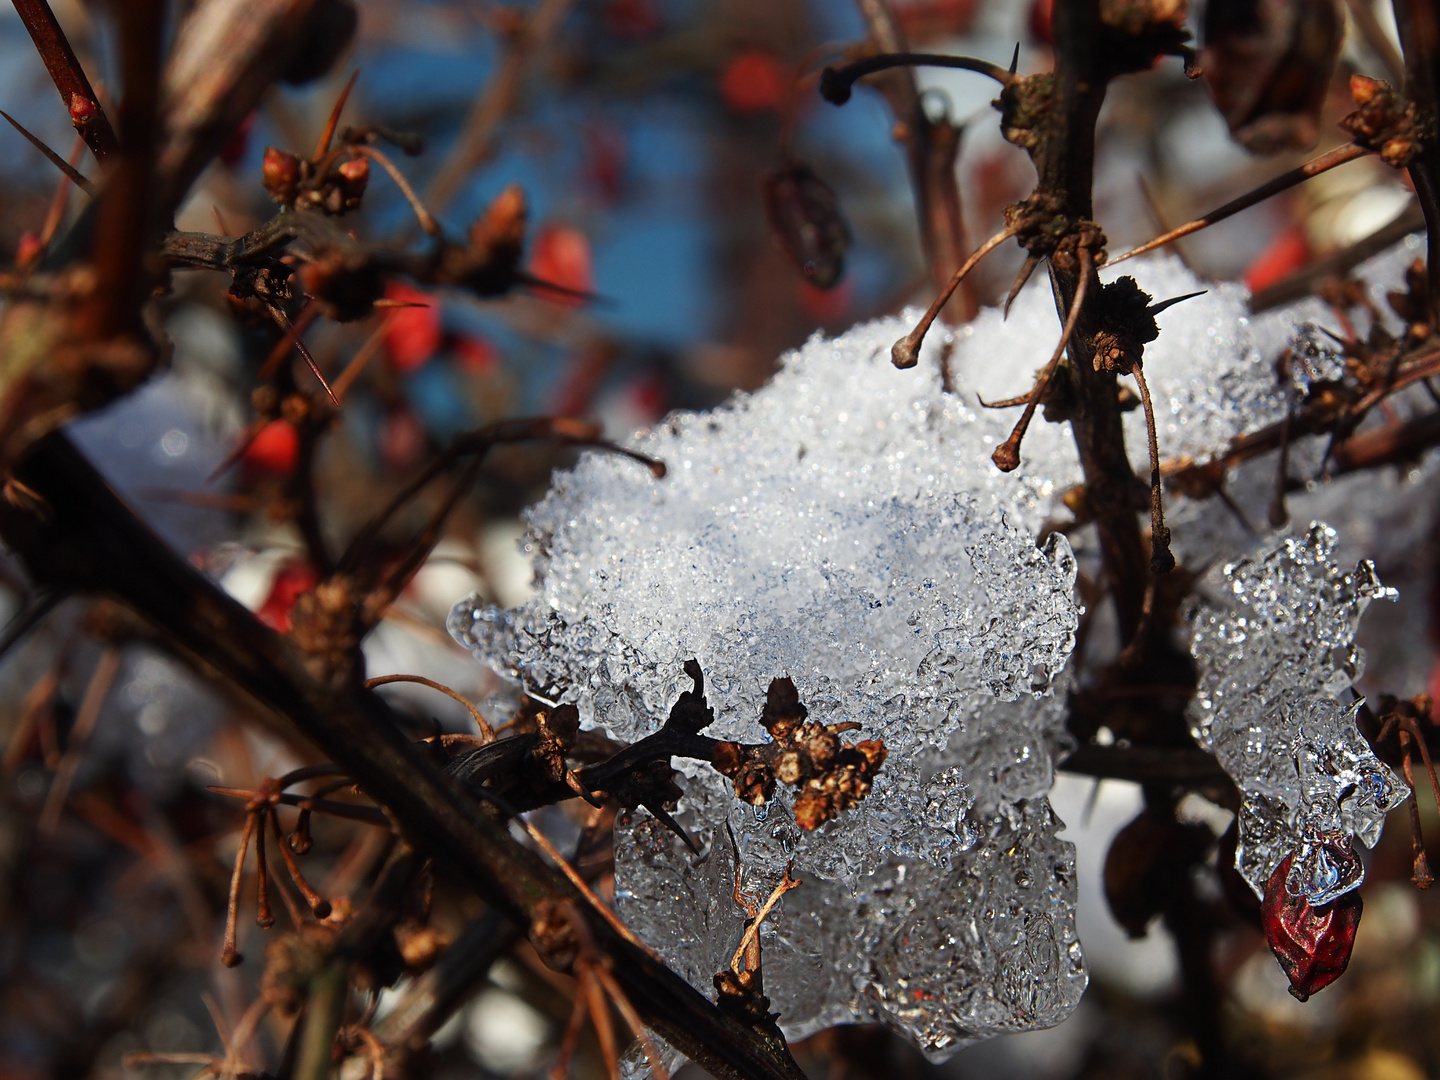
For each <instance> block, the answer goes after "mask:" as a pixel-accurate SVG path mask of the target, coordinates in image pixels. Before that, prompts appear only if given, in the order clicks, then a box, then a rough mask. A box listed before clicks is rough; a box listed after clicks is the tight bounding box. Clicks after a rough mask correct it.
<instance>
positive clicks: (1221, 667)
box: [1191, 524, 1409, 904]
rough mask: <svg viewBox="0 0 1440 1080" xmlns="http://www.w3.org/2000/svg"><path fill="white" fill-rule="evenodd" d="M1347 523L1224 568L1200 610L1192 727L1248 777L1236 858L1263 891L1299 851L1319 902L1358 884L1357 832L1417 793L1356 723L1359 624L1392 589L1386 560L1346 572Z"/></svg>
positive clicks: (1369, 838) (1298, 873) (1299, 864)
mask: <svg viewBox="0 0 1440 1080" xmlns="http://www.w3.org/2000/svg"><path fill="white" fill-rule="evenodd" d="M1335 546H1336V534H1335V532H1334V530H1333V529H1330V528H1329V527H1328V526H1325V525H1319V524H1315V525H1311V527H1310V529H1309V530H1308V531H1307V532H1306V533H1305V534H1303V535H1301V536H1292V537H1286V538H1285V539H1283V540H1281V541H1280V542H1279V543H1278V544H1277V545H1275V546H1274V547H1271V548H1268V549H1267V550H1265V551H1264V552H1262V553H1261V554H1259V555H1257V556H1255V557H1253V558H1248V559H1243V560H1241V561H1240V562H1237V563H1232V564H1230V565H1227V566H1225V567H1223V568H1221V569H1220V570H1219V571H1218V572H1217V573H1215V574H1214V575H1212V577H1211V579H1210V580H1209V581H1208V582H1207V583H1206V587H1205V588H1204V589H1203V595H1204V597H1205V600H1204V602H1203V603H1201V604H1198V605H1197V606H1196V608H1195V610H1194V611H1193V613H1192V615H1191V623H1192V625H1193V627H1194V639H1193V643H1192V648H1193V650H1194V653H1195V658H1196V660H1197V661H1198V663H1199V669H1200V671H1199V674H1200V685H1199V690H1198V692H1197V695H1196V697H1195V700H1194V702H1193V703H1192V718H1193V727H1192V733H1193V734H1194V736H1195V739H1196V741H1197V742H1199V743H1200V745H1201V746H1203V747H1205V748H1206V749H1207V750H1210V751H1211V752H1212V753H1214V754H1215V755H1216V756H1217V757H1218V758H1219V759H1220V764H1221V765H1222V766H1224V768H1225V771H1226V772H1228V773H1229V774H1230V776H1231V777H1232V778H1233V779H1234V780H1235V783H1236V784H1237V785H1238V786H1239V788H1240V791H1241V795H1242V798H1243V802H1242V804H1241V808H1240V845H1239V849H1238V850H1237V852H1236V866H1237V868H1238V869H1239V870H1240V873H1241V874H1242V875H1243V876H1244V878H1245V880H1246V881H1248V882H1249V883H1250V887H1251V888H1253V889H1254V890H1255V892H1256V894H1257V895H1263V893H1264V889H1265V884H1266V882H1267V881H1269V879H1270V875H1271V874H1272V873H1274V870H1275V867H1276V866H1278V865H1279V864H1280V862H1281V861H1282V860H1283V859H1284V858H1285V856H1286V855H1288V854H1290V853H1291V852H1292V851H1293V852H1294V853H1295V856H1296V857H1295V861H1294V868H1293V869H1292V871H1291V874H1290V878H1289V880H1288V881H1287V886H1288V887H1289V888H1290V890H1291V891H1292V892H1293V893H1295V894H1296V895H1299V894H1302V893H1303V894H1304V895H1306V896H1307V897H1308V898H1309V900H1310V902H1311V903H1312V904H1323V903H1328V902H1329V901H1331V900H1333V899H1335V898H1336V897H1337V896H1340V895H1342V894H1344V893H1346V892H1348V891H1349V890H1351V889H1353V888H1355V887H1356V886H1358V885H1359V884H1360V882H1361V881H1362V880H1363V878H1364V875H1365V870H1364V866H1363V865H1362V864H1361V862H1360V858H1359V855H1358V854H1357V852H1356V851H1355V847H1354V841H1355V840H1359V841H1360V842H1361V843H1362V844H1364V845H1365V846H1366V847H1373V846H1374V845H1375V842H1376V841H1377V840H1379V838H1380V830H1381V828H1382V827H1383V825H1384V822H1385V814H1386V813H1388V812H1389V811H1390V810H1392V809H1394V808H1395V807H1396V806H1398V805H1399V804H1400V803H1401V802H1402V801H1403V800H1404V798H1405V796H1406V795H1407V794H1408V790H1409V789H1408V788H1407V787H1406V785H1405V783H1404V782H1403V781H1402V780H1400V779H1399V778H1398V777H1397V776H1395V774H1394V773H1393V772H1392V771H1391V770H1390V769H1389V768H1388V767H1387V766H1385V765H1384V764H1382V763H1381V762H1380V761H1379V759H1377V758H1376V757H1375V755H1374V754H1373V753H1372V752H1371V750H1370V747H1369V745H1368V744H1367V743H1366V742H1365V740H1364V738H1363V737H1362V736H1361V735H1360V732H1359V730H1358V728H1357V727H1356V725H1355V711H1356V710H1357V709H1358V708H1359V702H1358V700H1357V701H1350V700H1348V699H1349V698H1350V694H1349V689H1350V686H1351V684H1352V683H1353V682H1354V681H1355V679H1357V678H1358V677H1359V675H1360V673H1361V671H1362V669H1363V667H1364V655H1363V653H1362V652H1361V650H1359V649H1358V648H1356V647H1355V644H1354V641H1355V628H1356V626H1357V625H1358V623H1359V621H1360V616H1361V614H1362V613H1363V612H1364V610H1365V608H1366V607H1367V606H1368V605H1369V603H1370V601H1371V600H1375V599H1392V598H1393V597H1394V596H1395V591H1394V590H1393V589H1387V588H1385V587H1384V586H1383V585H1381V584H1380V580H1379V578H1378V577H1377V576H1376V574H1375V568H1374V566H1373V565H1372V564H1370V563H1368V562H1361V563H1360V564H1359V565H1358V566H1357V567H1356V568H1355V569H1354V571H1352V572H1346V571H1345V570H1344V569H1343V568H1342V566H1341V565H1340V564H1339V563H1338V562H1337V560H1336V559H1335Z"/></svg>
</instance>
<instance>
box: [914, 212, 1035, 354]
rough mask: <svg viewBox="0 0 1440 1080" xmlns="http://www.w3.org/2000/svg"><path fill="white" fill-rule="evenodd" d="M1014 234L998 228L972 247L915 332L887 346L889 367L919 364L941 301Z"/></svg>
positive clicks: (943, 302) (1006, 229)
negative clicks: (973, 250) (921, 352)
mask: <svg viewBox="0 0 1440 1080" xmlns="http://www.w3.org/2000/svg"><path fill="white" fill-rule="evenodd" d="M1015 232H1016V229H1015V227H1014V226H1009V227H1007V228H1004V229H1002V230H1001V231H1000V232H998V233H996V234H995V235H994V236H992V237H990V239H989V240H986V241H985V242H984V243H983V244H981V245H980V246H979V247H978V248H976V249H975V252H974V254H972V255H971V256H970V257H969V258H968V259H966V260H965V261H964V263H962V264H961V266H960V269H959V270H956V271H955V274H954V276H953V277H951V278H950V281H949V283H948V284H947V285H946V286H945V288H944V289H942V290H941V291H940V295H939V296H937V297H936V298H935V302H934V303H932V304H931V305H930V307H929V309H928V310H927V311H926V312H925V314H924V315H923V316H921V319H920V322H919V323H918V324H916V326H915V329H914V330H911V331H910V333H908V334H906V335H905V336H904V337H903V338H901V339H900V340H899V341H897V342H895V344H894V345H893V346H892V347H891V349H890V362H891V363H892V364H894V365H895V366H896V367H897V368H912V367H914V366H915V365H916V364H917V363H919V362H920V346H921V344H922V343H923V342H924V341H925V335H926V333H928V332H929V330H930V326H931V324H932V323H934V321H935V317H936V316H937V315H939V314H940V309H941V308H943V307H944V306H945V302H946V301H947V300H949V299H950V294H951V293H953V292H954V291H955V290H956V288H957V287H959V285H960V283H961V282H962V281H964V280H965V276H966V275H967V274H969V273H970V271H971V270H974V269H975V267H976V265H977V264H978V263H979V262H980V260H981V259H983V258H984V257H985V256H986V255H989V254H990V252H992V251H994V250H995V249H996V248H997V247H999V246H1000V245H1001V244H1002V243H1004V242H1005V241H1006V240H1008V239H1010V237H1012V236H1014V235H1015Z"/></svg>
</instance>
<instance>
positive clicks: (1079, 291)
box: [982, 247, 1094, 472]
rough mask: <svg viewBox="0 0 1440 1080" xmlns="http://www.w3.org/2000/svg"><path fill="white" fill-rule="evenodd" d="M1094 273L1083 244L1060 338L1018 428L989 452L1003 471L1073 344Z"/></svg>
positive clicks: (1011, 464)
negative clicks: (1076, 282)
mask: <svg viewBox="0 0 1440 1080" xmlns="http://www.w3.org/2000/svg"><path fill="white" fill-rule="evenodd" d="M1092 277H1094V273H1093V270H1092V267H1091V259H1090V249H1089V248H1083V247H1082V248H1081V249H1080V283H1079V284H1078V285H1077V286H1076V287H1075V296H1074V298H1073V299H1072V300H1071V301H1070V311H1069V312H1068V313H1067V314H1066V316H1065V326H1064V329H1062V330H1061V331H1060V341H1059V343H1058V344H1057V345H1056V346H1055V351H1054V352H1053V353H1051V354H1050V360H1049V362H1048V363H1046V365H1045V369H1044V370H1043V371H1042V372H1041V373H1040V377H1039V378H1038V379H1036V380H1035V388H1034V389H1033V390H1031V391H1030V393H1029V395H1028V397H1027V398H1026V400H1025V411H1024V412H1023V413H1021V414H1020V419H1019V421H1018V422H1017V423H1016V424H1015V429H1014V430H1013V431H1011V432H1010V437H1009V438H1008V439H1006V440H1005V441H1004V442H1003V443H1001V444H1000V445H999V446H997V447H996V448H995V453H993V454H991V455H990V460H991V461H993V462H995V467H996V468H997V469H999V470H1000V471H1001V472H1011V471H1013V470H1014V469H1015V468H1016V467H1018V466H1019V464H1020V443H1021V441H1022V440H1023V439H1024V438H1025V432H1026V431H1027V430H1029V428H1030V420H1031V418H1032V417H1033V416H1034V415H1035V407H1036V406H1037V405H1039V404H1040V399H1041V398H1043V397H1044V396H1045V390H1046V388H1047V387H1048V386H1049V385H1050V380H1051V378H1053V377H1054V375H1055V369H1056V368H1057V367H1058V366H1059V365H1060V357H1061V356H1063V355H1064V354H1065V347H1066V346H1067V345H1069V344H1070V338H1071V336H1072V335H1073V334H1074V333H1075V327H1076V326H1077V325H1078V324H1079V322H1080V310H1081V308H1082V307H1083V306H1084V304H1085V293H1086V292H1087V291H1088V290H1089V288H1090V279H1091V278H1092ZM982 404H983V403H982Z"/></svg>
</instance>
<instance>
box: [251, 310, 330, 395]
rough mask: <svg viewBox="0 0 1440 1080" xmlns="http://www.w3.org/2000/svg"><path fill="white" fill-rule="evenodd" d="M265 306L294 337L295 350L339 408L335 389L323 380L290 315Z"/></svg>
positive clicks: (281, 326)
mask: <svg viewBox="0 0 1440 1080" xmlns="http://www.w3.org/2000/svg"><path fill="white" fill-rule="evenodd" d="M265 306H266V308H267V309H269V311H270V316H271V318H273V319H274V320H275V322H276V323H277V324H278V325H279V326H280V329H282V330H284V331H285V332H286V334H288V335H290V336H291V337H292V338H293V339H294V342H295V349H296V351H297V352H299V353H300V355H301V356H302V357H304V359H305V363H306V365H308V366H309V368H310V373H311V374H312V375H314V376H315V378H317V379H319V380H320V385H321V386H323V387H324V388H325V393H327V394H328V395H330V401H331V402H332V403H333V404H334V406H335V407H336V408H337V409H338V408H340V399H339V398H338V397H336V396H335V391H334V390H332V389H330V384H329V383H328V382H326V381H325V376H324V375H323V374H322V373H321V371H320V365H319V364H317V363H315V358H314V357H313V356H311V355H310V350H309V349H307V348H306V347H305V342H304V341H303V340H301V338H300V334H299V332H298V331H296V329H295V327H294V325H293V324H292V323H291V322H290V317H289V316H288V315H286V314H285V312H284V311H283V310H282V309H281V308H280V307H279V306H278V305H276V304H266V305H265Z"/></svg>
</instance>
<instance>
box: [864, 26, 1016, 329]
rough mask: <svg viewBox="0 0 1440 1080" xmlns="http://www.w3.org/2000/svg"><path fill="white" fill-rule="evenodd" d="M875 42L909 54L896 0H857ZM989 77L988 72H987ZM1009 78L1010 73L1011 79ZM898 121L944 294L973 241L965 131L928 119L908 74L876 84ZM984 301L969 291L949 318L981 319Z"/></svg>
mask: <svg viewBox="0 0 1440 1080" xmlns="http://www.w3.org/2000/svg"><path fill="white" fill-rule="evenodd" d="M855 2H856V6H857V7H858V8H859V9H860V15H861V17H862V18H863V19H864V20H865V26H866V28H867V30H868V31H869V35H870V40H871V42H872V43H873V44H874V46H875V48H876V49H877V50H878V51H879V52H881V53H891V54H893V53H905V52H907V51H908V48H909V46H908V43H907V42H906V40H905V31H904V30H903V29H902V28H901V26H900V20H899V19H898V18H896V16H895V10H894V8H893V7H891V4H890V0H855ZM987 74H988V72H987ZM1007 75H1008V73H1007ZM876 89H878V90H879V91H880V93H881V94H882V95H884V97H885V101H886V103H887V104H888V105H889V106H890V113H891V115H892V116H894V118H895V124H896V128H895V130H896V135H897V138H898V139H899V141H900V142H902V143H903V144H904V147H905V164H906V166H907V168H908V170H909V173H910V186H911V188H912V189H913V190H914V192H915V212H916V215H917V216H918V218H919V225H920V243H921V246H922V247H923V249H924V251H925V261H926V263H927V264H928V265H929V269H930V279H931V281H932V283H933V284H934V286H935V288H937V289H943V288H944V287H945V283H946V281H947V280H948V279H949V277H950V275H951V273H953V271H954V268H955V267H957V266H959V265H960V264H961V262H963V261H964V259H965V254H966V252H968V251H969V250H970V240H969V237H968V235H967V234H966V230H965V216H964V214H963V212H962V209H961V206H962V204H961V202H960V182H959V178H958V177H957V176H956V172H955V161H956V158H957V157H958V156H959V154H960V129H959V128H957V127H955V126H954V125H953V124H951V123H950V121H949V120H948V119H946V120H939V121H932V120H931V119H930V118H929V117H928V116H926V115H925V108H924V106H923V105H922V104H921V101H920V91H919V88H918V87H917V86H916V84H915V74H914V72H912V71H910V70H909V69H908V68H899V69H895V70H891V71H889V72H887V73H886V74H885V75H883V76H882V77H881V78H879V79H877V80H876ZM978 310H979V301H978V300H977V299H976V297H975V295H974V290H973V287H971V286H964V287H962V288H961V289H960V290H959V291H958V292H957V293H956V295H955V297H954V299H952V300H951V301H950V302H949V303H948V305H947V306H946V312H947V314H948V315H949V317H950V318H952V319H954V320H955V321H957V322H966V321H968V320H970V319H972V318H974V317H975V313H976V312H977V311H978Z"/></svg>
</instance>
